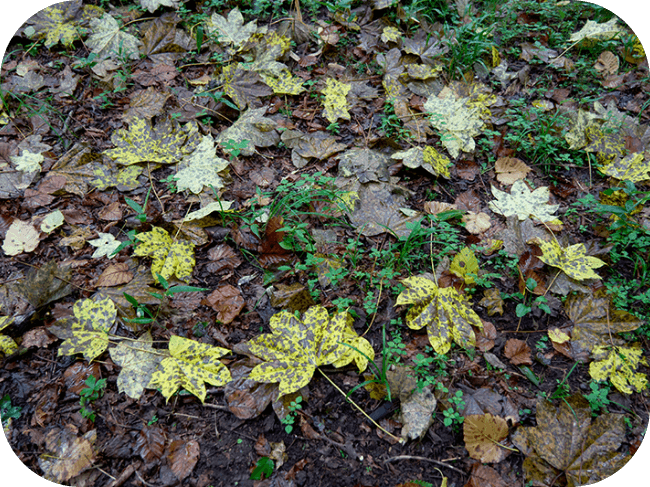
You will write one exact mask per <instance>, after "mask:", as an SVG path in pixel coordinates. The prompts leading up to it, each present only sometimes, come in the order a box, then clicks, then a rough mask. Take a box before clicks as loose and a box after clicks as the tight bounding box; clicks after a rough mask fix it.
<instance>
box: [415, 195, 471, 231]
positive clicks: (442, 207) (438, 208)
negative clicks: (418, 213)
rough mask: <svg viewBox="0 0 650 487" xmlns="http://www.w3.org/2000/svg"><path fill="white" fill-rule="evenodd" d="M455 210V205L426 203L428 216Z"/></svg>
mask: <svg viewBox="0 0 650 487" xmlns="http://www.w3.org/2000/svg"><path fill="white" fill-rule="evenodd" d="M455 209H456V206H455V205H452V204H451V203H444V202H442V201H427V202H425V203H424V212H425V213H426V214H427V215H437V214H438V213H442V212H443V211H450V210H455ZM463 221H464V220H463ZM468 231H469V230H468Z"/></svg>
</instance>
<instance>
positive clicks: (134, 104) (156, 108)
mask: <svg viewBox="0 0 650 487" xmlns="http://www.w3.org/2000/svg"><path fill="white" fill-rule="evenodd" d="M169 97H170V95H169V93H161V92H160V91H157V90H155V89H154V88H153V87H151V86H150V87H149V88H147V89H146V90H138V91H135V92H133V94H132V95H131V103H129V108H128V109H127V110H126V111H125V112H124V115H123V116H122V118H123V120H124V121H125V122H127V123H131V122H132V121H133V120H134V119H136V118H153V117H155V116H156V115H160V114H162V112H163V106H164V105H165V103H166V102H167V98H169Z"/></svg>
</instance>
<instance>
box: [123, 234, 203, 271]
mask: <svg viewBox="0 0 650 487" xmlns="http://www.w3.org/2000/svg"><path fill="white" fill-rule="evenodd" d="M135 238H136V240H138V241H139V242H140V243H139V244H138V246H137V247H136V248H135V252H134V253H133V255H136V256H138V257H145V256H149V255H150V256H151V257H152V258H153V262H152V264H151V273H152V275H153V277H154V279H155V280H156V282H157V281H158V274H160V275H161V276H162V277H163V278H164V279H169V278H170V277H171V276H173V275H176V277H178V278H179V279H180V280H181V281H186V282H187V281H189V280H190V277H191V276H192V270H193V269H194V264H195V261H194V245H193V244H191V243H190V242H186V241H177V240H173V239H172V238H171V237H170V236H169V233H167V231H166V230H164V229H162V228H160V227H152V229H151V231H150V232H144V233H139V234H138V235H136V236H135Z"/></svg>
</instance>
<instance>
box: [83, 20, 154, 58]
mask: <svg viewBox="0 0 650 487" xmlns="http://www.w3.org/2000/svg"><path fill="white" fill-rule="evenodd" d="M90 29H91V30H92V35H91V36H90V37H88V39H87V40H86V45H87V46H88V48H89V49H90V50H91V51H92V52H93V53H95V54H97V57H98V58H99V59H106V58H112V59H113V60H121V59H125V58H128V59H139V58H140V46H141V45H142V43H141V42H140V41H139V40H138V38H137V37H135V36H133V35H131V34H127V33H126V32H123V31H122V30H120V24H118V22H117V20H115V18H114V17H112V16H110V15H109V14H104V15H103V16H102V17H101V18H98V19H92V20H91V21H90Z"/></svg>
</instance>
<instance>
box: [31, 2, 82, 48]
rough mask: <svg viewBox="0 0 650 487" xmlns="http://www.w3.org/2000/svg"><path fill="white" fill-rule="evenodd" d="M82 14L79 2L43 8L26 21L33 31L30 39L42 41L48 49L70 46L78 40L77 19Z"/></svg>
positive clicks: (62, 3)
mask: <svg viewBox="0 0 650 487" xmlns="http://www.w3.org/2000/svg"><path fill="white" fill-rule="evenodd" d="M81 13H82V2H81V0H74V1H70V2H61V3H57V4H56V5H51V6H50V7H47V8H44V9H43V10H41V11H40V12H38V13H37V14H36V15H34V16H33V17H32V18H31V19H29V20H28V21H27V23H28V24H30V25H31V28H32V29H33V32H34V35H31V36H30V37H31V38H32V39H44V44H45V47H47V48H48V49H49V48H51V47H52V46H54V45H56V44H58V43H59V42H60V43H61V44H63V45H64V46H71V45H72V43H73V42H74V41H75V40H77V39H79V33H80V30H79V27H78V23H79V18H80V16H81Z"/></svg>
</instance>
